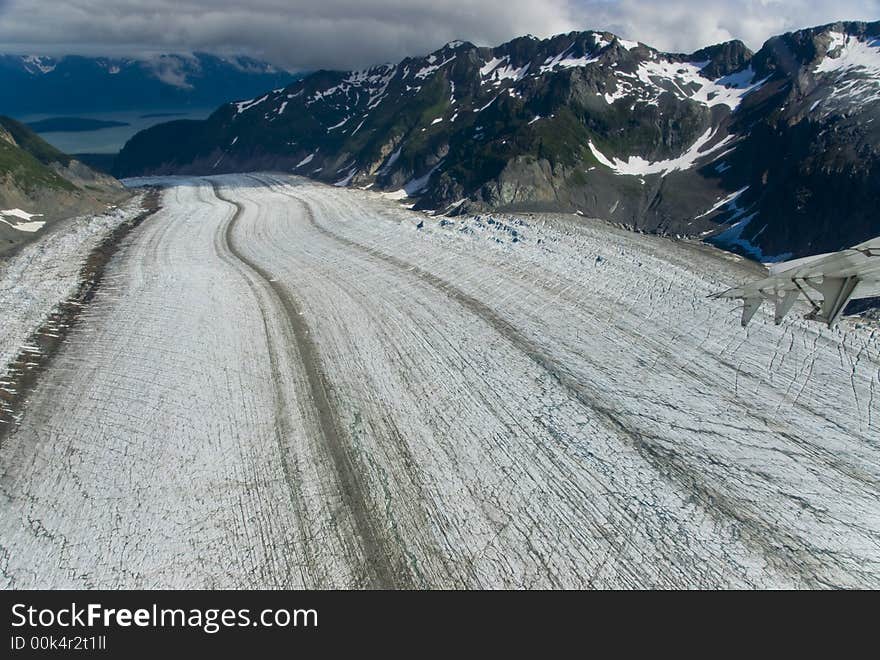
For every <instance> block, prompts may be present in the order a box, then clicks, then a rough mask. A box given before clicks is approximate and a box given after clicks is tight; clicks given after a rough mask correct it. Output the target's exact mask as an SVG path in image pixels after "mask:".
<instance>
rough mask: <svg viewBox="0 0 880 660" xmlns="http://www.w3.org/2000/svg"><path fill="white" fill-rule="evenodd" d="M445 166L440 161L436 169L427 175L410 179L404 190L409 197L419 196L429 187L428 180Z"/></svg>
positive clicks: (429, 171) (435, 166)
mask: <svg viewBox="0 0 880 660" xmlns="http://www.w3.org/2000/svg"><path fill="white" fill-rule="evenodd" d="M442 164H443V161H442V160H440V161H439V162H438V163H437V164H436V165H434V167H432V168H431V169H430V170H428V171H427V172H426V173H425V174H423V175H422V176H420V177H415V178H413V179H410V180H409V181H408V182H407V183H405V184H404V186H403V190H404V191H406V194H407V196H408V197H412V196H413V195H418V194H419V193H420V192H422V191H423V190H424V189H425V188H426V187H427V185H428V180H429V179H430V178H431V175H432V174H434V172H436V171H437V169H438V168H439V167H440V166H441V165H442Z"/></svg>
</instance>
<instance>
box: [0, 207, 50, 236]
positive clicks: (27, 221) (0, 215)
mask: <svg viewBox="0 0 880 660" xmlns="http://www.w3.org/2000/svg"><path fill="white" fill-rule="evenodd" d="M41 215H43V214H42V213H28V212H27V211H22V210H21V209H6V210H5V211H0V222H2V223H4V224H6V225H8V226H10V227H12V228H13V229H17V230H18V231H24V232H31V233H32V232H36V231H39V230H40V229H42V228H43V225H45V224H46V223H45V222H43V221H42V220H33V221H32V218H36V217H38V216H41ZM7 217H9V218H18V220H11V221H10V220H7ZM20 220H24V222H20Z"/></svg>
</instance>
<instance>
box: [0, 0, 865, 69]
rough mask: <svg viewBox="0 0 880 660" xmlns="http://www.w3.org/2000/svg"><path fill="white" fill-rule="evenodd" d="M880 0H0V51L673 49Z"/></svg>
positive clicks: (326, 64) (799, 23) (292, 56)
mask: <svg viewBox="0 0 880 660" xmlns="http://www.w3.org/2000/svg"><path fill="white" fill-rule="evenodd" d="M878 17H880V0H837V1H836V2H835V3H830V2H827V3H814V2H809V1H806V0H667V1H665V2H653V1H646V0H541V1H540V2H536V1H535V0H442V1H441V0H293V1H291V0H247V1H244V0H66V2H57V1H56V0H0V50H2V51H6V52H29V53H30V52H32V53H39V54H63V53H78V54H87V55H93V54H114V55H131V56H136V55H144V54H150V53H153V54H155V53H159V52H187V51H193V50H204V51H209V52H216V53H225V54H239V53H240V54H249V55H253V56H256V57H262V58H265V59H268V60H270V61H272V62H273V63H275V64H278V65H281V66H285V67H288V68H292V69H316V68H359V67H363V66H366V65H369V64H373V63H379V62H386V61H397V60H399V59H401V58H402V57H405V56H407V55H419V54H424V53H426V52H429V51H431V50H434V49H436V48H438V47H440V46H441V45H443V44H444V43H446V42H447V41H451V40H453V39H466V40H468V41H472V42H474V43H477V44H481V45H494V44H498V43H501V42H504V41H507V40H508V39H510V38H512V37H514V36H518V35H523V34H534V35H536V36H549V35H551V34H556V33H559V32H567V31H569V30H575V29H605V30H609V31H612V32H615V33H617V34H620V35H621V36H623V37H626V38H629V39H637V40H639V41H643V42H645V43H648V44H650V45H652V46H655V47H658V48H661V49H665V50H677V51H692V50H696V49H697V48H700V47H702V46H704V45H707V44H710V43H716V42H719V41H724V40H727V39H733V38H739V39H742V40H743V41H745V42H746V43H747V44H748V45H749V46H751V47H752V48H758V47H760V45H761V43H762V42H763V41H764V40H765V39H766V38H767V37H768V36H770V35H772V34H777V33H779V32H784V31H787V30H791V29H796V28H799V27H806V26H809V25H815V24H820V23H827V22H830V21H834V20H839V19H871V18H875V19H876V18H878Z"/></svg>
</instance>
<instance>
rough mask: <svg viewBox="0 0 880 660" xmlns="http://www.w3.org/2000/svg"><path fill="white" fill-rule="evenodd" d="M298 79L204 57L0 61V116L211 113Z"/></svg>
mask: <svg viewBox="0 0 880 660" xmlns="http://www.w3.org/2000/svg"><path fill="white" fill-rule="evenodd" d="M296 78H297V76H296V75H294V74H291V73H289V72H287V71H281V70H279V69H276V68H275V67H273V66H272V65H270V64H267V63H265V62H260V61H257V60H253V59H250V58H246V57H234V58H232V57H230V58H222V57H217V56H214V55H208V54H205V53H194V54H192V55H157V56H154V57H149V58H145V59H114V58H105V57H79V56H74V55H69V56H65V57H58V58H56V57H44V56H36V55H0V89H14V90H16V93H15V94H4V95H3V96H2V98H0V113H4V114H8V115H13V116H22V115H28V114H37V113H40V114H68V115H69V114H71V113H86V112H112V111H124V110H145V111H147V110H154V109H171V108H174V109H177V108H185V107H194V108H206V107H207V108H210V107H215V106H217V105H219V104H221V103H225V102H227V101H229V100H230V99H235V98H240V97H241V96H242V95H250V94H257V93H258V92H261V91H263V90H265V89H270V88H277V87H281V86H283V85H287V84H289V83H290V82H291V81H293V80H295V79H296Z"/></svg>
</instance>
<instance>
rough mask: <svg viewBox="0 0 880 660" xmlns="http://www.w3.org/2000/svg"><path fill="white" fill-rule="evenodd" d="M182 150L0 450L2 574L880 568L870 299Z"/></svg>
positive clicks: (465, 576) (779, 578) (681, 582)
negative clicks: (814, 318)
mask: <svg viewBox="0 0 880 660" xmlns="http://www.w3.org/2000/svg"><path fill="white" fill-rule="evenodd" d="M164 181H165V183H167V184H169V185H170V186H171V187H170V188H169V189H168V191H167V192H166V193H165V195H164V199H163V204H164V208H163V209H162V210H161V211H160V212H159V213H157V214H156V215H155V216H153V218H152V219H151V221H150V222H148V223H144V225H142V226H141V228H140V229H139V230H138V231H137V232H135V235H134V236H133V237H132V241H131V245H130V246H129V247H127V248H126V249H125V250H124V252H123V253H121V254H120V255H119V257H118V258H117V259H115V260H114V261H113V262H111V266H110V269H109V271H108V273H107V279H108V284H107V286H106V287H102V289H100V290H99V294H98V296H97V297H96V299H95V300H94V301H93V302H92V303H91V304H90V305H88V307H87V308H86V310H85V312H84V320H83V322H82V323H81V324H80V326H79V327H78V328H77V329H75V330H74V332H73V333H72V335H71V337H70V340H69V343H68V345H67V346H66V348H65V349H63V350H62V352H61V353H60V354H59V355H58V356H57V358H56V360H55V361H54V362H53V366H52V368H51V369H50V371H48V372H47V373H46V374H45V375H44V377H43V380H42V381H41V385H40V386H39V388H38V389H37V391H36V392H34V394H33V396H32V399H31V402H30V404H29V406H28V408H27V411H26V412H25V416H24V418H23V419H22V424H21V427H20V428H19V430H18V431H17V432H16V433H14V434H13V435H12V436H11V437H10V438H8V441H7V442H6V443H5V444H4V446H3V447H2V449H0V475H2V476H0V478H2V488H3V493H4V506H3V508H2V509H0V545H2V551H3V552H2V557H3V572H2V576H3V580H4V583H5V585H6V586H13V587H30V586H55V587H58V586H90V587H123V586H128V587H167V586H176V587H223V586H225V587H302V586H323V587H345V586H382V585H386V586H388V585H390V586H417V587H418V586H435V587H439V586H446V587H480V586H484V587H526V588H528V587H828V586H840V587H878V586H880V499H878V497H877V495H878V492H877V491H878V483H880V433H878V430H880V426H878V425H880V416H878V415H880V411H878V403H877V394H878V389H880V335H878V333H877V331H876V329H872V328H870V327H862V326H860V325H859V324H858V323H855V322H853V321H850V320H844V321H843V322H842V323H841V324H840V326H839V327H838V328H836V329H834V330H829V329H828V328H825V327H823V326H820V325H818V324H813V323H807V322H803V321H801V320H798V319H797V318H791V317H790V318H788V319H786V320H785V321H784V322H783V324H782V325H780V326H775V325H774V324H773V319H772V311H771V310H761V311H759V312H758V315H757V316H756V318H755V321H754V322H753V323H752V325H751V326H750V327H749V328H748V329H747V330H743V329H742V328H741V327H740V326H739V324H738V323H737V316H738V311H737V310H736V309H735V308H734V306H733V305H730V304H729V303H727V302H725V301H721V300H712V299H707V298H706V296H707V294H709V293H711V292H714V291H718V290H720V289H723V288H725V287H726V286H729V285H731V284H735V283H738V282H742V281H747V280H751V279H754V276H755V275H756V274H757V273H759V272H760V270H761V269H760V267H759V266H756V265H754V264H750V263H747V262H744V261H743V260H741V259H738V258H735V257H732V256H730V255H724V254H722V253H720V252H718V251H715V250H712V249H707V248H705V247H702V246H697V245H692V244H689V243H679V242H673V241H670V240H666V239H659V238H656V237H651V236H643V235H638V234H632V233H628V232H625V231H623V230H620V229H616V228H614V227H611V226H608V225H605V224H603V223H600V222H598V221H590V220H587V219H585V218H580V217H572V216H540V215H539V216H530V217H516V216H488V215H483V216H480V217H470V216H462V217H456V218H447V217H442V216H438V217H430V216H426V215H423V214H417V213H412V212H409V211H406V210H404V209H401V208H400V207H399V205H398V204H397V203H395V202H392V201H389V200H385V199H383V198H382V197H381V196H380V195H379V194H376V193H371V192H369V191H360V190H353V189H342V188H334V187H333V186H325V185H320V184H316V183H313V182H309V181H306V180H303V179H300V178H297V177H284V176H279V175H254V176H247V177H245V176H240V175H237V176H224V177H216V178H215V179H214V181H215V182H217V183H218V184H219V187H220V190H221V192H222V195H223V196H224V197H227V198H229V199H232V200H234V201H235V202H237V203H238V204H239V205H240V209H241V211H240V214H239V215H238V216H237V219H236V220H234V221H233V218H234V217H235V216H234V215H233V214H234V211H235V207H233V205H232V204H230V203H228V202H224V201H222V200H221V199H219V198H218V197H217V196H216V195H215V193H214V192H213V190H212V188H211V186H210V185H209V184H208V183H207V182H206V181H205V180H199V179H186V178H183V179H174V178H172V179H166V180H164ZM227 237H228V240H227ZM233 247H234V251H233V250H232V248H233ZM249 264H250V265H249ZM792 316H794V317H796V315H792ZM294 335H295V336H294ZM304 338H310V339H304ZM316 387H317V388H318V390H320V392H323V394H322V396H323V397H324V402H325V404H326V405H324V406H323V407H320V408H319V407H318V406H316V404H315V403H314V402H315V400H316V399H315V398H314V397H315V396H317V395H316V394H314V393H315V392H316V391H318V390H316V389H315V388H316ZM328 424H329V426H328ZM331 428H332V429H335V431H333V434H331V435H332V437H333V439H334V441H333V442H328V437H330V436H328V433H330V431H328V429H331ZM347 466H348V467H347Z"/></svg>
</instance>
